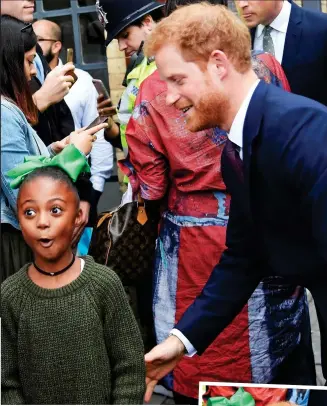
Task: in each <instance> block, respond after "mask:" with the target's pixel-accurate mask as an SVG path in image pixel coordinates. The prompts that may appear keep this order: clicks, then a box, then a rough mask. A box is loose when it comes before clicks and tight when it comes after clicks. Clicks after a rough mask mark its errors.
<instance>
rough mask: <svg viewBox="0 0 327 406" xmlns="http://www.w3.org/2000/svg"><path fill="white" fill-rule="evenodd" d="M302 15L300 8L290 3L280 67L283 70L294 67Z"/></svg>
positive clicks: (298, 50)
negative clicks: (290, 7)
mask: <svg viewBox="0 0 327 406" xmlns="http://www.w3.org/2000/svg"><path fill="white" fill-rule="evenodd" d="M302 13H303V10H302V9H301V7H299V6H298V5H296V4H295V3H292V9H291V15H290V21H289V23H288V28H287V33H286V39H285V46H284V55H283V60H282V67H283V68H284V69H290V68H292V66H294V63H295V61H296V58H297V56H298V54H299V52H300V50H301V35H302Z"/></svg>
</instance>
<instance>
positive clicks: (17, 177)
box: [7, 144, 90, 189]
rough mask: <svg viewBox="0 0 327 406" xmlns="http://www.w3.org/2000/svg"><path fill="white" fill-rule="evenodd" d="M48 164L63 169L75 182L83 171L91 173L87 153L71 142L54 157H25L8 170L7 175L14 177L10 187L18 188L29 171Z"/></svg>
mask: <svg viewBox="0 0 327 406" xmlns="http://www.w3.org/2000/svg"><path fill="white" fill-rule="evenodd" d="M48 166H54V167H57V168H60V169H62V170H63V171H64V172H66V173H67V175H68V176H69V177H70V178H71V180H72V181H73V182H76V180H77V178H78V176H79V175H80V174H81V173H82V172H87V173H90V167H89V164H88V163H87V160H86V157H85V155H83V154H82V153H81V152H80V151H79V150H78V149H77V148H76V147H75V146H74V145H72V144H71V145H67V147H65V148H64V149H63V150H62V151H61V152H60V153H59V154H58V155H56V156H54V157H53V158H50V157H46V156H44V155H39V156H27V157H25V158H24V163H23V164H21V165H18V166H16V167H15V168H14V169H11V170H10V171H8V172H7V176H8V177H9V178H12V181H11V182H10V187H11V188H12V189H17V188H18V187H19V186H20V185H21V183H22V182H23V180H24V179H25V178H26V176H27V175H28V174H29V173H31V172H33V171H34V170H35V169H38V168H45V167H48Z"/></svg>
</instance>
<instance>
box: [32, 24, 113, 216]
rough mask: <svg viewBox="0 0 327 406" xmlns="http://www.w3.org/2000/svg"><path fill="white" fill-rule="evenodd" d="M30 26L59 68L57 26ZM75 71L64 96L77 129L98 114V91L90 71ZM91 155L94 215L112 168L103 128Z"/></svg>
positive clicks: (59, 37) (47, 57)
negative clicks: (72, 81) (74, 75)
mask: <svg viewBox="0 0 327 406" xmlns="http://www.w3.org/2000/svg"><path fill="white" fill-rule="evenodd" d="M33 29H34V32H35V34H36V36H37V39H38V43H39V45H40V47H41V48H42V52H43V56H44V58H45V59H46V61H47V62H48V64H49V67H50V68H51V69H56V68H57V67H62V66H63V63H62V61H61V59H60V58H59V53H60V51H61V49H62V45H63V44H62V33H61V29H60V27H59V25H58V24H56V23H54V22H53V21H49V20H38V21H36V22H35V23H34V24H33ZM74 72H75V74H76V76H77V78H78V80H77V81H76V83H75V84H74V86H73V87H72V88H71V90H70V91H69V93H68V94H67V95H66V96H65V101H66V103H67V105H68V107H69V109H70V111H71V113H72V116H73V119H74V123H75V128H76V129H80V128H82V127H86V126H88V125H89V124H90V123H91V122H92V121H93V120H94V119H95V118H96V117H97V116H98V110H97V98H98V93H97V91H96V89H95V87H94V85H93V83H92V77H91V75H90V74H89V73H87V72H85V71H83V70H82V69H75V70H74ZM90 157H91V174H92V176H91V182H92V185H93V191H92V203H91V205H92V209H93V210H92V209H91V213H92V214H96V208H97V204H98V201H99V199H100V196H101V194H102V192H103V189H104V185H105V182H106V180H107V179H109V178H110V176H111V173H112V168H113V149H112V146H111V144H110V143H109V142H107V141H106V140H105V139H104V134H103V130H102V131H100V132H99V133H97V140H96V142H95V143H94V147H93V148H92V151H91V153H90ZM91 217H92V215H91ZM94 220H95V219H94Z"/></svg>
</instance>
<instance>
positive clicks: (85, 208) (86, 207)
mask: <svg viewBox="0 0 327 406" xmlns="http://www.w3.org/2000/svg"><path fill="white" fill-rule="evenodd" d="M79 207H80V209H81V210H82V221H81V224H80V225H79V226H78V227H76V228H75V230H74V234H73V240H72V247H73V248H75V247H76V245H77V244H78V241H79V239H80V238H81V235H82V233H83V231H84V228H85V226H86V224H87V222H88V221H89V214H90V207H91V205H90V203H89V202H85V201H81V202H80V206H79Z"/></svg>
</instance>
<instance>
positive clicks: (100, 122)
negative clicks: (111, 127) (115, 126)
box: [85, 116, 108, 131]
mask: <svg viewBox="0 0 327 406" xmlns="http://www.w3.org/2000/svg"><path fill="white" fill-rule="evenodd" d="M107 120H108V117H105V116H101V117H100V116H98V117H97V118H96V119H95V120H93V121H92V123H91V124H90V125H89V126H87V127H86V128H85V131H87V130H89V129H91V128H93V127H95V126H97V125H99V124H102V123H104V122H106V121H107Z"/></svg>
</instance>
